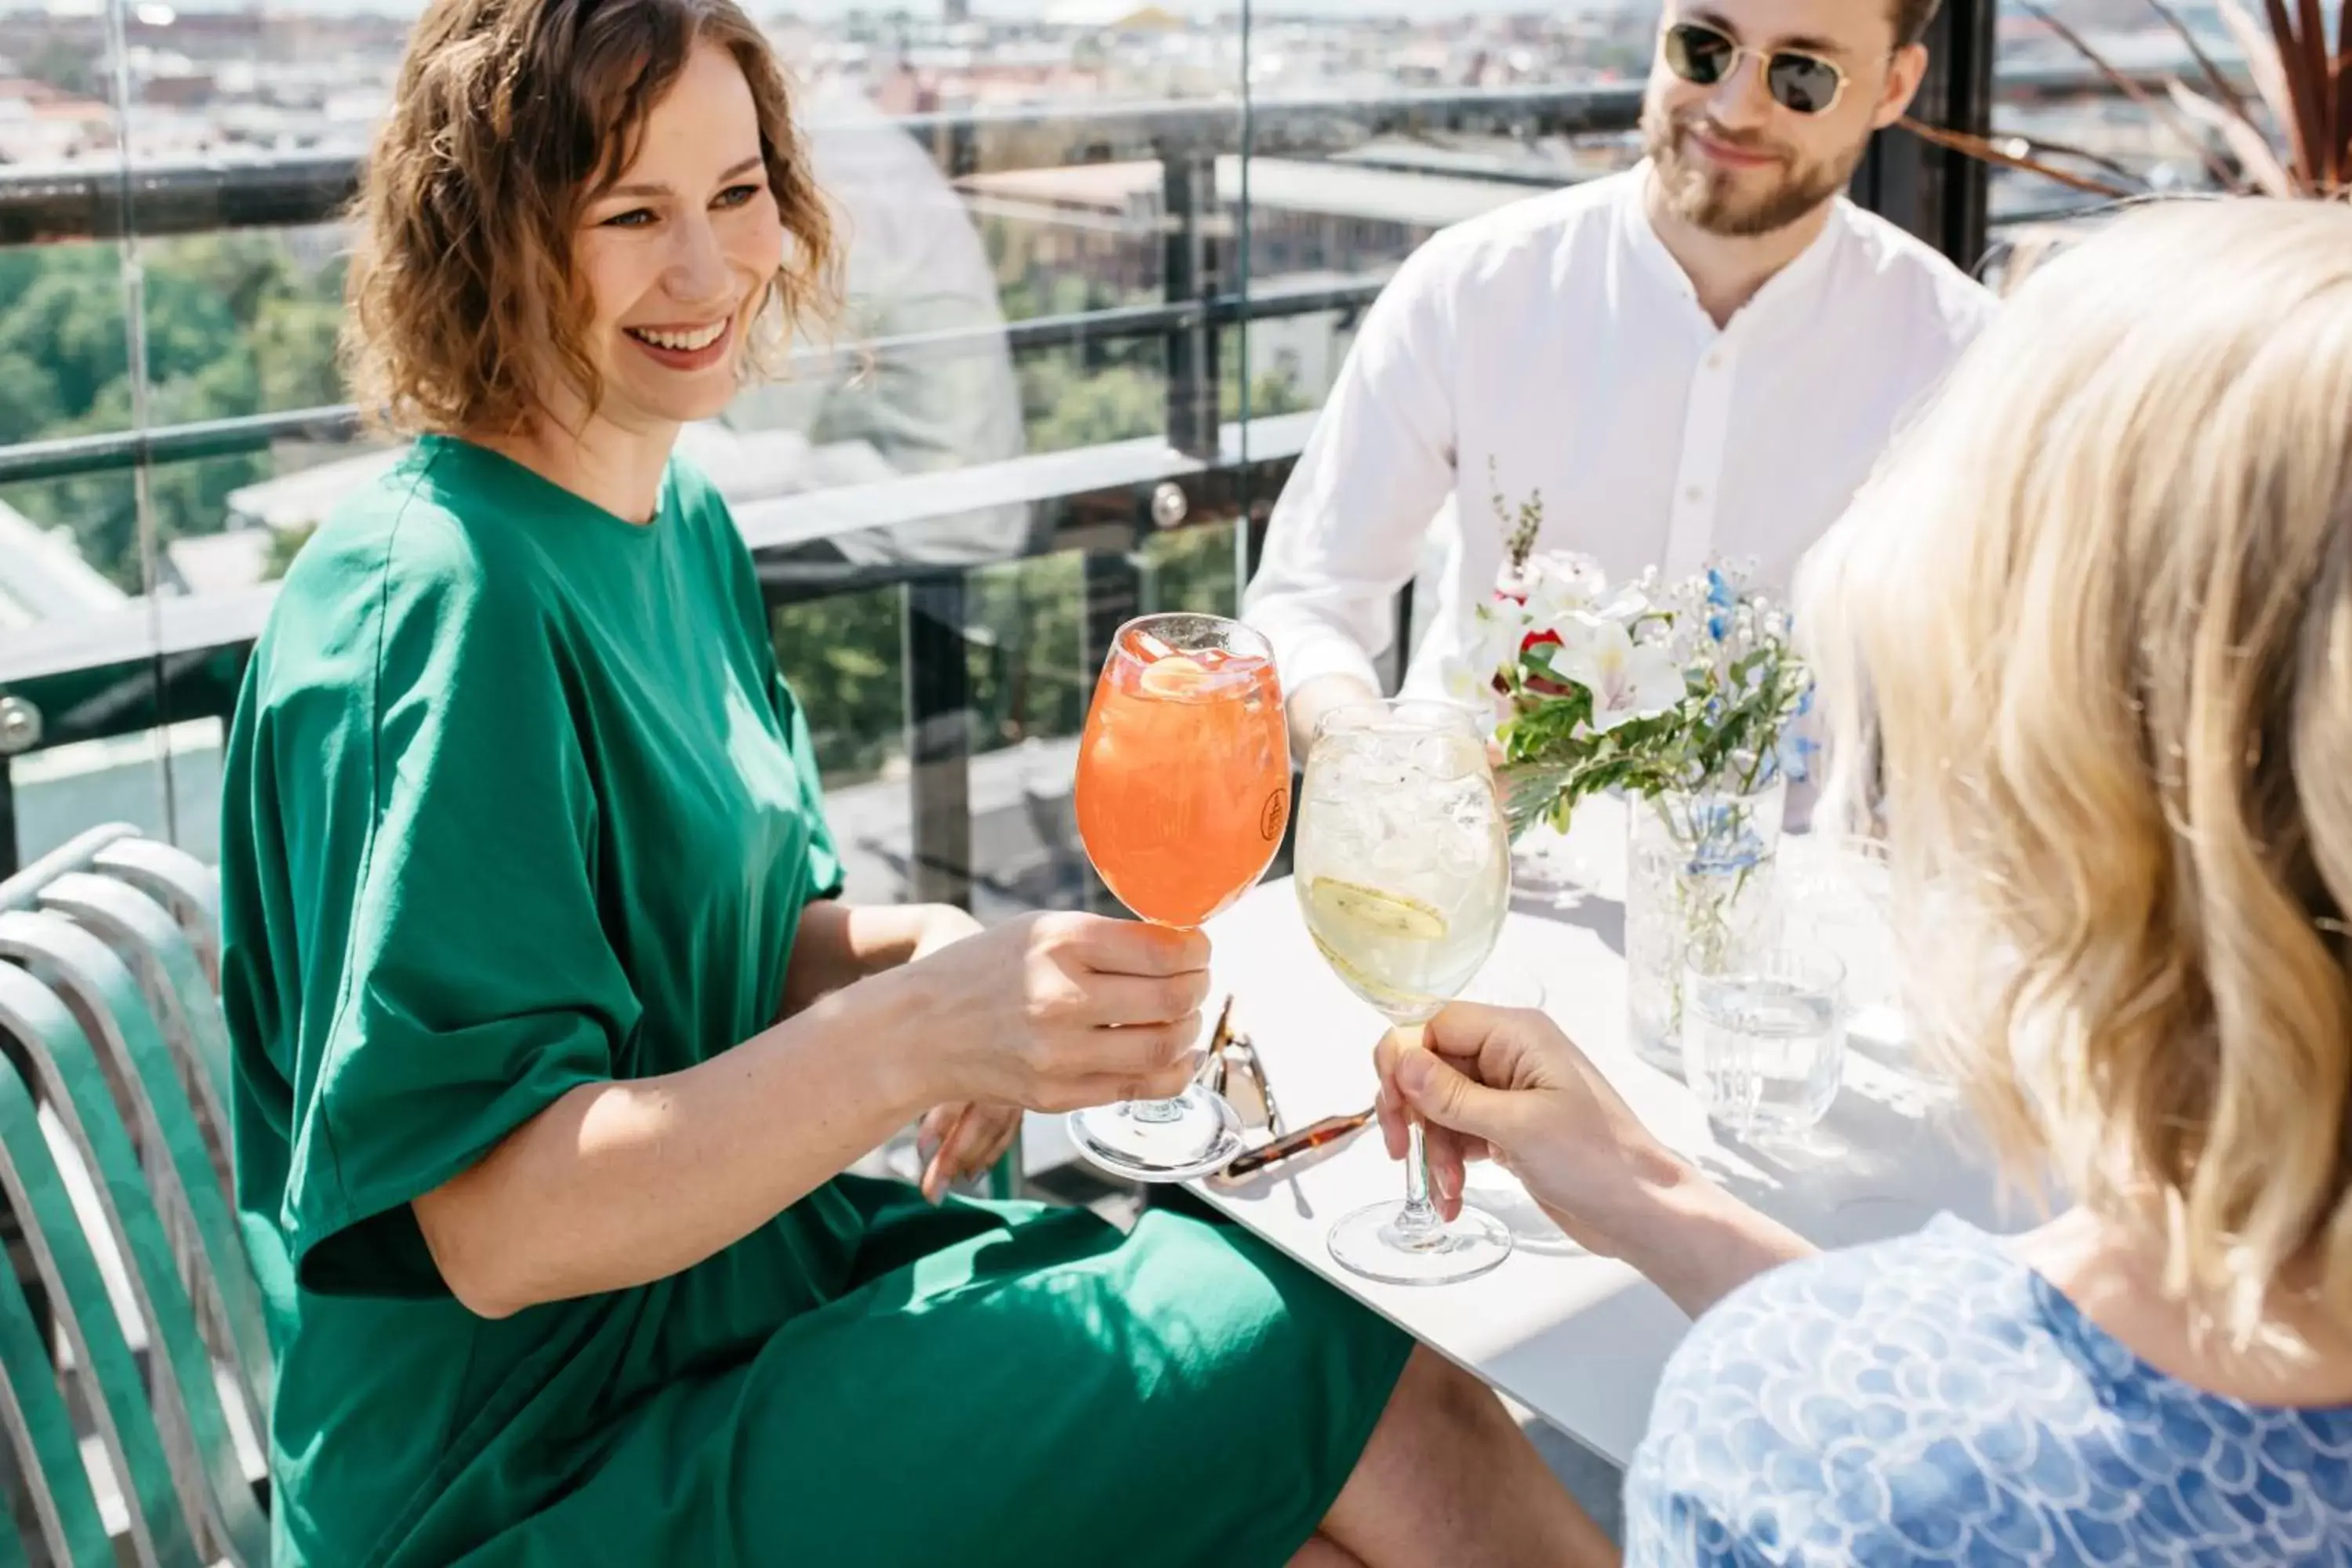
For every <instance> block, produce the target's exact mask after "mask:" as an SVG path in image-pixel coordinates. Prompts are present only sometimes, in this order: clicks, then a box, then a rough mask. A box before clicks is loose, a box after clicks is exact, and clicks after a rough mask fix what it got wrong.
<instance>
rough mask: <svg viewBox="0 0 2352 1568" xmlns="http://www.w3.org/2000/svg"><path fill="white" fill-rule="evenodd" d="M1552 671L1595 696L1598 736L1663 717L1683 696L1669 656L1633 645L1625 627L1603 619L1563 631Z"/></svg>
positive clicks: (1580, 620)
mask: <svg viewBox="0 0 2352 1568" xmlns="http://www.w3.org/2000/svg"><path fill="white" fill-rule="evenodd" d="M1552 668H1554V669H1557V670H1558V671H1559V673H1560V674H1562V675H1564V676H1566V677H1567V678H1568V679H1570V680H1572V681H1574V682H1576V684H1577V685H1579V686H1581V687H1583V688H1584V689H1586V690H1587V691H1590V692H1591V693H1592V727H1593V728H1594V729H1595V730H1598V731H1610V730H1613V729H1615V728H1616V727H1617V726H1618V725H1620V724H1622V723H1624V722H1625V721H1627V720H1629V719H1646V718H1648V717H1650V716H1651V715H1652V714H1654V713H1663V712H1664V711H1665V710H1667V709H1669V708H1672V707H1673V706H1674V705H1675V703H1677V702H1680V701H1681V700H1683V696H1684V691H1685V688H1684V684H1683V674H1682V670H1681V669H1680V668H1677V667H1676V665H1675V658H1674V655H1673V653H1672V652H1671V651H1669V650H1668V649H1666V648H1664V647H1659V646H1658V645H1656V644H1654V643H1636V642H1634V640H1633V637H1632V635H1631V634H1630V633H1628V632H1627V631H1626V629H1625V626H1624V623H1622V621H1613V620H1610V619H1607V618H1606V617H1604V616H1591V615H1586V616H1577V617H1575V620H1574V621H1573V623H1572V624H1571V625H1570V626H1567V627H1564V628H1563V629H1562V631H1561V647H1560V649H1559V652H1558V653H1556V654H1554V655H1553V656H1552Z"/></svg>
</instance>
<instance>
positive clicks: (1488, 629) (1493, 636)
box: [1448, 599, 1528, 680]
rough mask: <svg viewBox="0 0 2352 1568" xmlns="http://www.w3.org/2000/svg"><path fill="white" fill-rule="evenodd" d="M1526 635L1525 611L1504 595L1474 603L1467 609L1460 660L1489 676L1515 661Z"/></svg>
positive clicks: (1526, 617) (1489, 677) (1526, 616)
mask: <svg viewBox="0 0 2352 1568" xmlns="http://www.w3.org/2000/svg"><path fill="white" fill-rule="evenodd" d="M1527 635H1528V615H1527V612H1526V611H1525V610H1522V609H1521V608H1519V606H1518V605H1514V604H1512V603H1511V602H1510V601H1508V600H1507V599H1506V600H1498V601H1496V602H1494V603H1491V604H1485V605H1475V606H1474V607H1473V608H1472V609H1471V611H1470V629H1469V633H1468V635H1467V637H1465V639H1464V641H1465V647H1463V650H1462V658H1463V662H1464V663H1465V664H1466V665H1467V666H1468V667H1469V668H1470V669H1471V670H1472V671H1473V672H1476V671H1480V670H1483V671H1485V672H1486V679H1489V680H1492V679H1494V677H1495V672H1496V670H1498V669H1503V668H1508V667H1509V666H1511V665H1514V664H1517V662H1518V659H1519V645H1520V643H1522V642H1523V641H1525V640H1526V638H1527ZM1448 662H1451V661H1450V660H1449V661H1448Z"/></svg>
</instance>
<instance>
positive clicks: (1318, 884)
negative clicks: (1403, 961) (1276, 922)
mask: <svg viewBox="0 0 2352 1568" xmlns="http://www.w3.org/2000/svg"><path fill="white" fill-rule="evenodd" d="M1307 897H1308V898H1309V899H1311V900H1314V904H1315V909H1316V911H1317V912H1318V914H1320V915H1322V916H1323V918H1324V919H1326V920H1328V921H1331V922H1332V923H1333V924H1335V925H1343V924H1344V925H1350V926H1353V927H1355V928H1356V929H1357V930H1358V931H1362V932H1364V933H1365V934H1366V935H1371V936H1384V937H1402V938H1403V939H1404V940H1406V941H1408V942H1443V941H1444V940H1445V932H1446V930H1447V926H1446V923H1445V917H1444V915H1443V914H1441V913H1440V912H1438V911H1437V910H1434V909H1432V908H1431V907H1430V906H1429V905H1427V904H1425V903H1423V902H1422V901H1421V900H1419V899H1416V898H1413V897H1412V896H1410V895H1409V894H1405V893H1391V892H1385V891H1383V890H1381V889H1379V888H1367V887H1365V886H1363V885H1362V884H1361V883H1360V882H1343V881H1341V880H1340V879H1339V878H1337V877H1318V878H1316V879H1315V881H1314V884H1313V886H1311V887H1309V888H1308V889H1307Z"/></svg>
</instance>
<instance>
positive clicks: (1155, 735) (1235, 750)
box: [1069, 615, 1290, 1182]
mask: <svg viewBox="0 0 2352 1568" xmlns="http://www.w3.org/2000/svg"><path fill="white" fill-rule="evenodd" d="M1077 806H1078V836H1079V837H1081V838H1083V839H1084V840H1085V841H1086V846H1087V858H1088V859H1090V860H1092V861H1093V862H1094V865H1095V870H1096V871H1097V873H1098V874H1099V875H1100V876H1101V877H1102V879H1103V882H1104V883H1105V885H1107V886H1108V888H1109V889H1110V890H1111V891H1112V892H1114V893H1116V894H1118V899H1119V901H1120V902H1121V903H1123V904H1125V905H1126V906H1127V907H1128V908H1129V909H1130V910H1134V911H1135V912H1136V913H1137V914H1139V915H1140V916H1142V917H1143V918H1144V919H1145V920H1147V921H1152V922H1153V923H1155V924H1158V925H1169V926H1197V925H1199V924H1201V923H1202V921H1206V920H1207V919H1209V917H1210V916H1212V915H1213V914H1215V913H1217V911H1218V910H1223V908H1225V906H1227V905H1228V904H1231V903H1232V902H1233V901H1234V900H1235V899H1238V898H1240V897H1241V896H1242V894H1244V892H1247V891H1248V890H1249V889H1250V887H1251V886H1252V885H1253V884H1254V883H1255V882H1256V881H1257V879H1259V878H1260V877H1262V876H1264V875H1265V868H1266V864H1267V862H1269V861H1271V860H1272V859H1273V858H1274V852H1275V850H1276V847H1279V846H1280V844H1281V843H1282V828H1283V825H1284V824H1285V823H1286V822H1287V821H1288V820H1289V817H1290V739H1289V735H1288V732H1287V731H1286V730H1285V729H1284V727H1283V714H1282V685H1281V683H1280V682H1279V681H1278V680H1276V679H1275V673H1274V655H1273V652H1272V651H1271V650H1270V649H1268V648H1267V647H1266V646H1265V640H1264V639H1263V638H1261V637H1259V636H1258V635H1257V634H1256V633H1255V632H1253V631H1251V630H1250V629H1249V628H1248V627H1247V626H1243V625H1242V624H1241V623H1240V622H1238V621H1229V620H1226V619H1225V618H1223V616H1187V615H1167V616H1144V617H1143V618H1142V619H1141V620H1138V621H1129V623H1128V624H1127V625H1126V626H1121V627H1120V628H1119V630H1118V636H1117V637H1113V638H1112V639H1111V649H1110V657H1109V658H1107V659H1105V660H1104V661H1103V671H1102V679H1101V680H1100V681H1098V682H1097V684H1096V686H1095V700H1094V706H1093V707H1092V708H1091V709H1089V710H1087V730H1086V734H1085V735H1084V736H1083V737H1082V738H1081V739H1080V740H1079V742H1078V781H1077ZM1069 1127H1070V1135H1071V1138H1072V1140H1073V1141H1074V1142H1076V1144H1077V1146H1078V1149H1079V1151H1080V1152H1083V1153H1084V1154H1085V1155H1086V1156H1087V1158H1088V1159H1090V1160H1092V1161H1094V1162H1095V1163H1097V1164H1098V1165H1101V1166H1103V1167H1105V1168H1106V1169H1108V1170H1111V1171H1114V1172H1117V1173H1119V1174H1120V1175H1123V1176H1127V1177H1129V1178H1130V1179H1131V1180H1135V1181H1139V1182H1178V1181H1184V1180H1186V1179H1188V1178H1190V1177H1193V1176H1198V1175H1203V1174H1205V1173H1208V1172H1211V1171H1213V1170H1216V1169H1218V1168H1219V1167H1220V1166H1222V1165H1223V1164H1224V1163H1226V1162H1227V1161H1228V1160H1231V1159H1232V1158H1233V1157H1234V1155H1235V1154H1238V1153H1240V1152H1241V1149H1242V1140H1241V1119H1240V1118H1239V1117H1238V1116H1236V1115H1235V1114H1234V1108H1233V1107H1232V1106H1230V1105H1228V1104H1227V1103H1225V1100H1224V1098H1223V1096H1221V1095H1219V1094H1217V1093H1216V1092H1214V1091H1213V1090H1212V1089H1210V1088H1209V1087H1208V1086H1207V1085H1206V1084H1203V1083H1202V1082H1201V1081H1200V1080H1199V1079H1194V1080H1193V1081H1192V1086H1191V1087H1190V1088H1188V1089H1186V1090H1185V1091H1184V1092H1183V1093H1182V1094H1181V1095H1179V1096H1178V1097H1176V1098H1175V1099H1173V1100H1124V1101H1121V1102H1120V1103H1118V1104H1117V1105H1102V1106H1096V1107H1093V1108H1092V1109H1089V1110H1080V1111H1076V1112H1073V1113H1072V1114H1071V1117H1070V1121H1069Z"/></svg>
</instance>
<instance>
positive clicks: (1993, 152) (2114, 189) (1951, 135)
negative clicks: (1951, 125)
mask: <svg viewBox="0 0 2352 1568" xmlns="http://www.w3.org/2000/svg"><path fill="white" fill-rule="evenodd" d="M1895 123H1897V124H1899V125H1900V126H1902V127H1903V129H1904V130H1906V131H1908V132H1911V134H1912V135H1914V136H1916V137H1918V138H1919V140H1921V141H1922V142H1928V143H1930V144H1932V145H1934V146H1937V147H1943V148H1948V149H1949V150H1950V151H1952V152H1954V153H1964V154H1966V155H1967V156H1969V157H1971V158H1976V159H1980V160H1982V161H1983V162H1985V163H1998V164H2000V166H2001V167H2002V168H2004V169H2016V170H2019V171H2021V173H2024V174H2039V175H2041V176H2042V178H2043V179H2045V180H2052V181H2055V182H2056V183H2057V184H2062V185H2064V186H2066V187H2067V188H2068V189H2069V190H2076V191H2081V192H2083V193H2084V195H2094V196H2105V197H2106V198H2107V199H2109V200H2110V201H2124V200H2127V199H2128V198H2129V197H2131V196H2132V195H2134V194H2135V193H2133V192H2131V191H2127V190H2125V189H2123V188H2122V187H2120V186H2117V185H2110V184H2104V183H2103V182H2101V181H2098V180H2093V179H2088V178H2085V177H2084V176H2083V175H2081V174H2073V173H2070V172H2069V171H2067V170H2064V169H2061V168H2059V167H2057V166H2056V165H2054V164H2051V163H2042V162H2041V161H2039V160H2038V159H2033V158H2021V157H2019V156H2018V155H2017V154H2015V153H2010V152H2005V151H2003V150H2002V148H2001V147H2000V144H1999V143H1998V142H1994V141H1992V140H1990V139H1988V138H1986V137H1982V136H1976V135H1971V134H1970V133H1969V132H1965V131H1947V130H1945V129H1944V128H1943V127H1942V126H1940V125H1929V124H1927V123H1925V122H1923V121H1917V120H1914V119H1913V118H1912V117H1911V116H1909V115H1907V114H1906V115H1905V116H1904V117H1903V118H1902V119H1901V120H1899V121H1896V122H1895ZM2002 140H2004V141H2008V140H2022V139H2021V138H2006V137H2005V138H2002Z"/></svg>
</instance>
